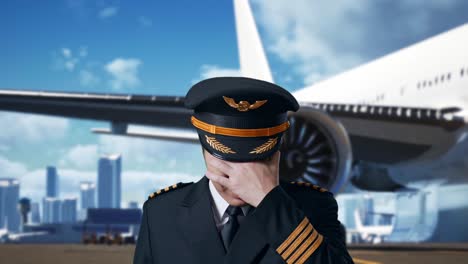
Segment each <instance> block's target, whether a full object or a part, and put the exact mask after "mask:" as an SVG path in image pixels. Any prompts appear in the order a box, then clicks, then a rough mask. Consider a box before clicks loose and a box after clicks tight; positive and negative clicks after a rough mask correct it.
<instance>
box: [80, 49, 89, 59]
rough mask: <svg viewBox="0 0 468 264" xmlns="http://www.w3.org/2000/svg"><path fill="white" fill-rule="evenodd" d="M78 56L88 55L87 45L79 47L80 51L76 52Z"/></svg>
mask: <svg viewBox="0 0 468 264" xmlns="http://www.w3.org/2000/svg"><path fill="white" fill-rule="evenodd" d="M78 54H79V55H80V57H86V56H88V48H87V47H80V51H79V52H78Z"/></svg>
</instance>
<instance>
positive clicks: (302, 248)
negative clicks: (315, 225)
mask: <svg viewBox="0 0 468 264" xmlns="http://www.w3.org/2000/svg"><path fill="white" fill-rule="evenodd" d="M318 234H319V233H318V232H317V230H315V229H314V232H313V233H312V234H311V235H310V236H309V237H308V238H307V240H306V241H305V242H304V244H302V245H301V246H300V247H299V248H298V249H297V250H296V252H294V254H293V255H292V256H291V257H290V258H289V259H288V260H287V263H288V264H289V263H294V262H295V261H296V260H297V259H298V258H299V257H300V256H301V254H302V253H303V252H304V251H305V250H306V249H307V248H308V247H309V245H310V244H312V242H314V241H315V239H316V238H317V236H318Z"/></svg>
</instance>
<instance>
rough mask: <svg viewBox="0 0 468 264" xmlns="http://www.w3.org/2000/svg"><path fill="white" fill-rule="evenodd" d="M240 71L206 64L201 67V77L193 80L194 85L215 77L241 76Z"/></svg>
mask: <svg viewBox="0 0 468 264" xmlns="http://www.w3.org/2000/svg"><path fill="white" fill-rule="evenodd" d="M241 75H242V74H241V72H240V70H239V69H234V68H223V67H220V66H218V65H211V64H204V65H202V66H201V67H200V76H199V77H198V78H196V79H193V80H192V83H196V82H198V81H200V80H204V79H208V78H214V77H225V76H241Z"/></svg>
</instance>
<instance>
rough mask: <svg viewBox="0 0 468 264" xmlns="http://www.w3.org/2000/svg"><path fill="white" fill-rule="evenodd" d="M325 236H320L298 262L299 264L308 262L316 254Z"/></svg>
mask: <svg viewBox="0 0 468 264" xmlns="http://www.w3.org/2000/svg"><path fill="white" fill-rule="evenodd" d="M322 241H323V236H322V235H320V234H319V236H318V238H317V240H315V242H314V243H313V244H312V245H311V246H310V247H309V249H307V251H306V252H305V253H304V255H302V257H301V258H300V259H299V260H298V261H297V262H296V263H298V264H303V263H305V262H306V260H307V259H308V258H309V257H310V255H312V253H314V252H315V250H316V249H317V248H318V247H319V246H320V244H322Z"/></svg>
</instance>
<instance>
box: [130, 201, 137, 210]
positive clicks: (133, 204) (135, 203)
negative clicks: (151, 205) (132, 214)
mask: <svg viewBox="0 0 468 264" xmlns="http://www.w3.org/2000/svg"><path fill="white" fill-rule="evenodd" d="M138 208H139V207H138V202H135V201H130V202H128V209H138Z"/></svg>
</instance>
